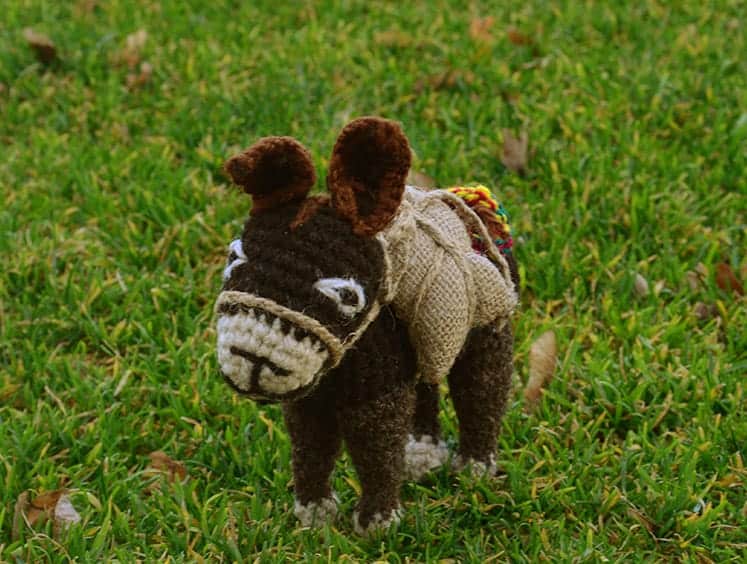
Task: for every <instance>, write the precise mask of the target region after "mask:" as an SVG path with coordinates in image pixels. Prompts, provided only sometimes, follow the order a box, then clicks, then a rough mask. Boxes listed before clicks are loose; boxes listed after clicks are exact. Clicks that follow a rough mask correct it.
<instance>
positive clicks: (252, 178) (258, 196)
mask: <svg viewBox="0 0 747 564" xmlns="http://www.w3.org/2000/svg"><path fill="white" fill-rule="evenodd" d="M224 168H225V170H226V172H227V173H228V175H229V176H230V177H231V180H233V182H234V183H235V184H238V185H239V186H241V188H242V189H243V190H244V192H246V193H247V194H251V196H252V211H251V213H252V215H254V214H257V213H261V212H263V211H266V210H268V209H271V208H274V207H276V206H278V205H280V204H284V203H286V202H290V201H292V200H301V199H303V198H305V197H306V194H308V192H309V190H310V189H311V187H312V186H313V185H314V182H316V173H315V172H314V165H313V163H312V162H311V155H309V152H308V151H307V150H306V149H305V148H304V146H303V145H301V144H300V143H299V142H298V141H296V140H295V139H293V138H292V137H264V138H262V139H260V140H259V141H257V142H256V143H255V144H254V145H252V146H251V147H249V148H248V149H246V150H245V151H243V152H242V153H239V154H238V155H235V156H233V157H231V158H230V159H228V160H227V161H226V164H225V165H224Z"/></svg>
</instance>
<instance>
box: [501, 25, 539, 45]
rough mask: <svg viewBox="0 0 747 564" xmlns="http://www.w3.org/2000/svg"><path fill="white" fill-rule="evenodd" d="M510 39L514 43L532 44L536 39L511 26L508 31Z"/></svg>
mask: <svg viewBox="0 0 747 564" xmlns="http://www.w3.org/2000/svg"><path fill="white" fill-rule="evenodd" d="M506 35H507V36H508V40H509V41H510V42H511V43H513V44H514V45H532V44H533V43H534V40H533V39H532V38H531V37H529V36H528V35H524V34H523V33H521V32H520V31H518V30H517V29H514V28H511V29H509V30H508V32H507V33H506Z"/></svg>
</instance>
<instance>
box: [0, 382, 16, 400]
mask: <svg viewBox="0 0 747 564" xmlns="http://www.w3.org/2000/svg"><path fill="white" fill-rule="evenodd" d="M20 387H21V385H20V384H5V385H4V386H3V387H2V388H0V401H3V402H4V401H6V400H7V399H8V398H10V397H11V396H12V395H13V394H15V393H16V392H17V391H18V388H20Z"/></svg>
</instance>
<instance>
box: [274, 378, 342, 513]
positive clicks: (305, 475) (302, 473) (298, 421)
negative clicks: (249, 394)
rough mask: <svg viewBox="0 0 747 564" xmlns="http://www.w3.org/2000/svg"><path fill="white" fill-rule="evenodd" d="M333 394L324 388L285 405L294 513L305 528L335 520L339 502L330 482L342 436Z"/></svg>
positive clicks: (284, 412) (326, 387)
mask: <svg viewBox="0 0 747 564" xmlns="http://www.w3.org/2000/svg"><path fill="white" fill-rule="evenodd" d="M332 394H333V392H332V390H331V389H330V388H329V386H325V387H324V388H320V389H317V390H316V391H315V392H313V393H312V394H311V395H310V396H308V397H305V398H302V399H299V400H296V401H292V402H288V403H285V404H283V415H284V416H285V424H286V427H287V429H288V432H289V433H290V439H291V445H292V458H293V481H294V490H295V494H296V504H295V508H294V513H295V515H296V517H298V519H299V520H300V521H301V524H302V525H303V526H304V527H309V526H319V525H321V524H323V523H324V522H325V521H332V520H334V518H335V516H336V514H337V500H336V496H335V495H334V493H333V492H332V488H331V487H330V483H329V479H330V475H331V474H332V470H334V467H335V460H336V459H337V456H338V454H339V453H340V447H341V445H342V436H341V435H340V430H339V428H338V426H337V418H336V416H335V411H334V409H333V406H334V398H333V396H332Z"/></svg>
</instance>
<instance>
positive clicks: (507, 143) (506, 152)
mask: <svg viewBox="0 0 747 564" xmlns="http://www.w3.org/2000/svg"><path fill="white" fill-rule="evenodd" d="M528 148H529V134H528V133H527V132H526V131H522V132H521V135H520V136H519V137H514V135H513V133H511V131H509V130H508V129H504V130H503V147H502V148H501V162H502V163H503V166H505V167H506V168H507V169H508V170H510V171H512V172H515V173H516V174H519V175H520V176H523V175H524V174H526V172H527V164H528V162H527V161H528V151H527V149H528Z"/></svg>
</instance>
